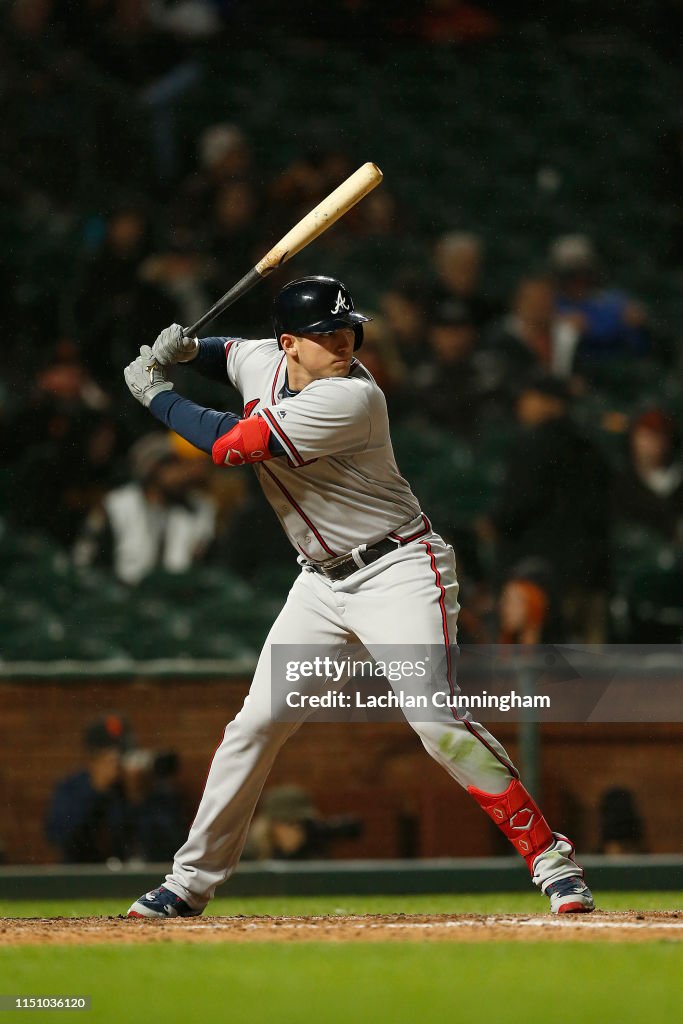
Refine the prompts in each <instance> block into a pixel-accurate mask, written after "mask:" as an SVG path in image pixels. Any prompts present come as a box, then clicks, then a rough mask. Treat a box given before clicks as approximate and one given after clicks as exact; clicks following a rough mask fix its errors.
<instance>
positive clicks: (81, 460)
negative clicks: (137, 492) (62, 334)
mask: <svg viewBox="0 0 683 1024" xmlns="http://www.w3.org/2000/svg"><path fill="white" fill-rule="evenodd" d="M125 447H126V434H125V431H124V429H123V427H122V425H121V423H120V422H119V421H118V420H117V418H116V417H115V416H114V414H113V412H112V410H111V408H110V403H109V399H108V397H107V396H106V395H105V394H104V393H103V392H102V390H101V389H100V388H99V387H98V385H97V384H96V383H95V382H94V381H93V379H92V377H91V376H90V374H89V373H88V371H87V369H86V367H85V366H84V364H83V362H82V360H81V359H80V356H79V353H78V350H77V348H76V346H75V345H74V344H73V343H72V342H70V341H69V340H67V339H65V340H63V341H61V342H60V343H59V344H58V345H57V347H56V350H55V353H54V356H53V358H52V359H51V360H50V361H48V363H47V365H46V366H45V367H43V368H42V369H41V370H40V371H39V372H38V374H37V377H36V381H35V385H34V389H33V392H32V394H31V395H30V397H29V399H28V401H27V402H25V404H24V406H23V407H22V408H21V409H20V410H19V411H18V413H17V414H16V415H15V416H14V418H13V419H12V420H10V422H9V423H8V429H7V430H6V431H5V433H4V436H3V443H2V445H1V446H0V451H1V457H0V461H2V462H4V463H5V464H6V465H9V466H11V467H12V471H13V472H12V488H11V491H10V494H9V502H8V505H9V513H10V519H11V522H12V523H14V524H16V525H18V526H21V527H22V528H33V529H40V530H44V531H45V532H47V533H49V534H50V535H51V536H52V537H54V538H55V539H56V540H58V541H60V542H61V543H63V544H66V545H70V544H72V543H73V541H74V539H75V537H76V534H77V532H78V529H79V527H80V524H81V522H82V520H83V516H84V515H85V514H86V512H87V511H88V510H89V509H90V507H91V506H92V505H93V504H94V503H95V502H96V501H97V500H98V499H99V498H101V496H102V495H103V494H104V493H105V491H106V490H108V489H109V488H110V487H111V485H112V483H113V482H114V476H115V472H116V466H117V461H118V459H119V457H120V456H121V455H122V453H123V451H124V450H125Z"/></svg>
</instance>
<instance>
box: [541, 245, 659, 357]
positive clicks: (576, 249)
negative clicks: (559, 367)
mask: <svg viewBox="0 0 683 1024" xmlns="http://www.w3.org/2000/svg"><path fill="white" fill-rule="evenodd" d="M550 268H551V271H552V273H553V275H554V278H555V281H556V284H557V301H556V309H557V312H558V314H559V315H560V317H561V318H562V321H563V324H564V325H565V327H566V328H568V329H569V332H568V334H567V335H566V337H565V341H564V351H563V352H562V353H561V356H560V354H559V353H558V356H560V358H561V360H562V363H563V364H564V366H571V367H573V368H575V369H577V370H578V371H580V372H582V373H584V374H590V370H591V367H592V365H594V364H596V363H600V362H601V361H604V360H614V359H618V358H623V357H624V356H631V357H640V356H644V355H647V354H648V353H649V352H650V351H651V348H652V345H651V338H650V334H649V330H648V324H647V315H646V312H645V310H644V308H643V307H642V306H641V305H640V304H639V303H638V302H636V301H635V300H633V299H632V298H631V297H630V296H629V295H627V294H626V293H625V292H624V291H621V290H619V289H616V288H605V287H604V286H603V283H602V278H603V273H602V269H601V267H600V263H599V260H598V257H597V253H596V251H595V248H594V246H593V242H592V241H591V239H590V238H588V237H587V236H586V235H562V236H561V237H560V238H558V239H556V241H555V242H554V243H553V245H552V246H551V249H550ZM572 350H573V351H572Z"/></svg>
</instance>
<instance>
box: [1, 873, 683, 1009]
mask: <svg viewBox="0 0 683 1024" xmlns="http://www.w3.org/2000/svg"><path fill="white" fill-rule="evenodd" d="M599 903H600V906H601V907H602V908H603V909H610V910H618V909H626V908H634V909H642V910H646V909H678V908H681V907H683V893H681V892H659V893H642V892H634V893H606V894H604V895H601V896H600V898H599ZM125 909H126V901H120V900H100V901H89V900H84V901H82V902H77V901H65V902H52V903H36V902H21V903H19V902H16V903H15V902H12V901H4V902H2V903H0V916H2V917H16V916H29V917H30V916H38V917H50V916H65V917H84V916H89V915H93V914H95V915H98V914H102V915H116V914H119V913H122V912H124V911H125ZM211 911H212V913H215V914H219V915H234V914H286V915H293V914H334V913H354V914H361V913H382V912H386V913H391V912H398V911H401V912H407V913H424V914H428V913H467V912H480V913H505V912H508V913H532V914H533V913H537V912H539V911H540V912H543V913H545V912H547V904H546V901H545V899H543V898H542V897H540V896H538V895H536V894H534V893H529V894H498V895H490V894H486V895H458V896H452V895H441V896H405V897H393V896H375V897H370V896H358V897H333V896H330V897H299V898H294V897H292V898H285V897H278V898H263V897H259V898H234V899H221V900H216V901H215V902H214V903H213V904H212V905H211ZM0 994H15V995H23V996H26V995H31V994H33V995H41V994H42V995H55V994H62V995H91V996H92V997H93V1009H92V1012H90V1013H83V1014H81V1015H80V1016H79V1017H78V1019H82V1020H84V1022H85V1024H87V1022H90V1024H114V1022H115V1024H120V1022H126V1024H127V1022H131V1024H137V1022H138V1021H140V1022H145V1024H155V1022H156V1021H159V1022H163V1024H176V1022H177V1024H181V1022H185V1021H194V1020H196V1021H201V1022H202V1024H204V1022H209V1021H229V1022H231V1024H232V1022H239V1024H242V1022H245V1024H365V1022H368V1024H370V1022H372V1024H375V1022H377V1024H385V1022H386V1024H404V1022H405V1024H408V1022H410V1024H413V1022H420V1024H422V1022H424V1024H460V1022H463V1024H465V1022H466V1024H469V1022H476V1024H501V1022H502V1024H529V1021H530V1020H532V1019H533V1018H534V1017H542V1018H543V1019H544V1020H545V1021H547V1022H548V1024H613V1022H614V1024H617V1022H619V1024H642V1022H643V1021H648V1022H652V1024H660V1022H661V1024H670V1022H671V1021H672V1020H675V1019H676V1018H677V1016H678V1014H679V1013H680V1006H681V1002H682V1001H683V943H682V944H678V943H676V942H673V941H658V942H654V943H644V942H643V943H641V942H638V943H628V944H623V945H622V944H610V943H601V942H600V941H599V939H598V938H597V936H596V934H595V933H592V935H591V941H588V942H581V943H556V942H545V943H544V942H520V943H511V942H499V943H481V944H480V943H477V944H471V945H469V944H467V943H461V942H433V941H410V942H396V943H377V944H375V943H372V944H366V943H353V942H349V943H340V944H335V943H328V944H322V943H319V942H315V941H311V942H304V943H291V944H287V943H282V942H280V943H267V942H259V943H244V944H235V943H226V944H225V945H222V944H216V945H213V944H210V945H209V944H207V945H204V944H202V945H200V944H191V943H181V942H175V941H174V942H172V943H171V942H168V943H166V942H163V941H162V942H159V943H152V944H150V945H137V946H135V945H130V946H129V945H114V944H108V945H106V946H104V945H103V946H91V947H84V946H71V947H69V946H59V947H56V946H49V947H47V946H46V947H16V948H10V947H0ZM0 1016H1V1017H2V1020H3V1021H4V1020H7V1021H8V1022H9V1021H11V1020H16V1015H15V1014H9V1013H8V1014H7V1016H6V1017H5V1015H4V1014H1V1015H0ZM48 1018H49V1019H50V1020H55V1013H54V1012H52V1013H47V1012H40V1011H32V1013H31V1019H32V1020H36V1019H38V1020H47V1019H48ZM64 1018H66V1019H73V1014H64V1015H63V1016H58V1017H57V1018H56V1019H57V1020H60V1019H64Z"/></svg>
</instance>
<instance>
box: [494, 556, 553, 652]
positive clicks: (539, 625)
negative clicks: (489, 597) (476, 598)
mask: <svg viewBox="0 0 683 1024" xmlns="http://www.w3.org/2000/svg"><path fill="white" fill-rule="evenodd" d="M531 575H533V574H531V573H527V572H525V571H524V569H523V568H522V567H521V566H520V567H519V569H518V570H517V571H516V572H514V573H513V574H512V575H511V577H510V578H509V579H508V580H506V582H505V583H504V585H503V589H502V590H501V593H500V599H499V602H498V614H499V618H500V636H499V641H498V642H499V643H501V644H526V645H529V644H540V643H541V642H542V640H543V638H544V628H545V625H546V623H547V621H548V615H549V612H550V597H549V595H548V594H547V593H546V591H545V590H544V588H543V587H542V586H541V584H540V582H538V580H536V579H533V578H528V577H529V576H531Z"/></svg>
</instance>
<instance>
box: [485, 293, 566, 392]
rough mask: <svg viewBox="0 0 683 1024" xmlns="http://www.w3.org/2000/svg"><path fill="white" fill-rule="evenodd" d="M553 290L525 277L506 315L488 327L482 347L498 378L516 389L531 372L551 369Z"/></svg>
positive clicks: (553, 332)
mask: <svg viewBox="0 0 683 1024" xmlns="http://www.w3.org/2000/svg"><path fill="white" fill-rule="evenodd" d="M555 327H556V323H555V289H554V287H553V284H552V282H551V281H550V279H549V278H545V277H524V278H522V280H521V281H520V282H519V284H518V285H517V287H516V289H515V293H514V296H513V299H512V303H511V306H510V309H509V311H508V312H507V313H506V314H505V315H504V316H503V317H501V319H500V320H497V321H496V322H495V323H494V324H492V325H491V327H490V329H489V330H488V331H487V333H486V335H485V337H484V339H483V343H484V345H485V347H486V349H487V350H489V351H491V352H492V353H493V354H494V355H495V356H496V357H497V361H498V362H499V364H500V371H501V374H502V375H504V376H505V378H506V379H507V380H510V378H512V379H513V380H514V381H515V383H516V384H517V385H519V384H520V383H521V381H522V380H523V379H524V378H525V377H528V376H529V374H530V373H531V372H533V371H534V370H546V371H548V372H552V369H553V348H554V341H555Z"/></svg>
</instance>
